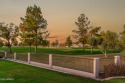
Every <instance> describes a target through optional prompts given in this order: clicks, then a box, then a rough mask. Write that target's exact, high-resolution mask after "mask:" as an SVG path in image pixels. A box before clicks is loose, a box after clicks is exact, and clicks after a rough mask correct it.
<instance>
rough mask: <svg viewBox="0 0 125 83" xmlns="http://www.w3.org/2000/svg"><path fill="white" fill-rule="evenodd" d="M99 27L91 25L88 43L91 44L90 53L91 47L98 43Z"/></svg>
mask: <svg viewBox="0 0 125 83" xmlns="http://www.w3.org/2000/svg"><path fill="white" fill-rule="evenodd" d="M100 29H101V27H94V28H93V27H92V28H91V29H90V31H89V38H88V44H89V45H91V53H92V52H93V47H94V46H97V45H98V37H99V31H100Z"/></svg>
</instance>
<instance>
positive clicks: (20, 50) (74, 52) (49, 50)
mask: <svg viewBox="0 0 125 83" xmlns="http://www.w3.org/2000/svg"><path fill="white" fill-rule="evenodd" d="M0 50H4V51H8V48H7V47H1V48H0ZM12 52H17V53H27V52H29V47H12ZM32 52H34V48H33V47H32ZM38 52H39V53H51V54H67V55H85V54H91V49H85V50H84V51H83V50H82V48H77V49H76V48H71V49H68V48H67V49H66V48H38ZM107 52H108V53H119V52H120V50H109V51H107ZM93 54H102V52H101V51H100V50H99V49H93Z"/></svg>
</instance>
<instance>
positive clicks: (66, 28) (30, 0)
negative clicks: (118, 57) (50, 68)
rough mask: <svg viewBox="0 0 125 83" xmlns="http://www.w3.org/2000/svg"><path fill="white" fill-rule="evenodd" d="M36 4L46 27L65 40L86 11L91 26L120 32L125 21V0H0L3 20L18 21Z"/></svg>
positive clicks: (53, 34) (54, 35) (0, 16)
mask: <svg viewBox="0 0 125 83" xmlns="http://www.w3.org/2000/svg"><path fill="white" fill-rule="evenodd" d="M34 4H36V5H37V6H39V7H40V8H41V11H42V13H43V17H44V18H45V19H46V20H47V23H48V26H47V29H48V30H49V32H50V36H52V37H56V38H53V39H52V38H51V40H52V41H55V40H56V39H59V41H60V42H63V41H64V40H65V38H66V37H67V36H68V35H73V33H72V30H74V29H77V26H76V25H75V21H77V18H78V17H79V16H80V14H82V13H83V14H85V15H86V16H87V17H88V18H89V20H90V22H91V25H92V26H101V27H102V28H101V30H104V31H106V30H111V31H114V32H117V33H119V32H121V31H122V30H123V25H124V24H125V5H124V4H125V0H0V22H5V23H11V22H13V23H14V24H16V25H19V24H20V22H21V20H20V17H24V16H25V13H26V8H27V7H28V6H33V5H34Z"/></svg>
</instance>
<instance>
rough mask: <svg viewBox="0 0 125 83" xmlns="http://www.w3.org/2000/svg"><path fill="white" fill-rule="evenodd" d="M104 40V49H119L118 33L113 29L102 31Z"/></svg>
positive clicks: (102, 45)
mask: <svg viewBox="0 0 125 83" xmlns="http://www.w3.org/2000/svg"><path fill="white" fill-rule="evenodd" d="M101 35H102V37H103V41H102V44H101V47H102V48H103V49H104V50H109V49H117V45H118V41H119V39H118V34H117V33H115V32H112V31H106V32H105V33H104V32H102V34H101Z"/></svg>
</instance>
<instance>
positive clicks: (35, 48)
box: [35, 30, 37, 52]
mask: <svg viewBox="0 0 125 83" xmlns="http://www.w3.org/2000/svg"><path fill="white" fill-rule="evenodd" d="M35 32H36V42H35V43H36V45H35V52H37V30H36V31H35Z"/></svg>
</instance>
